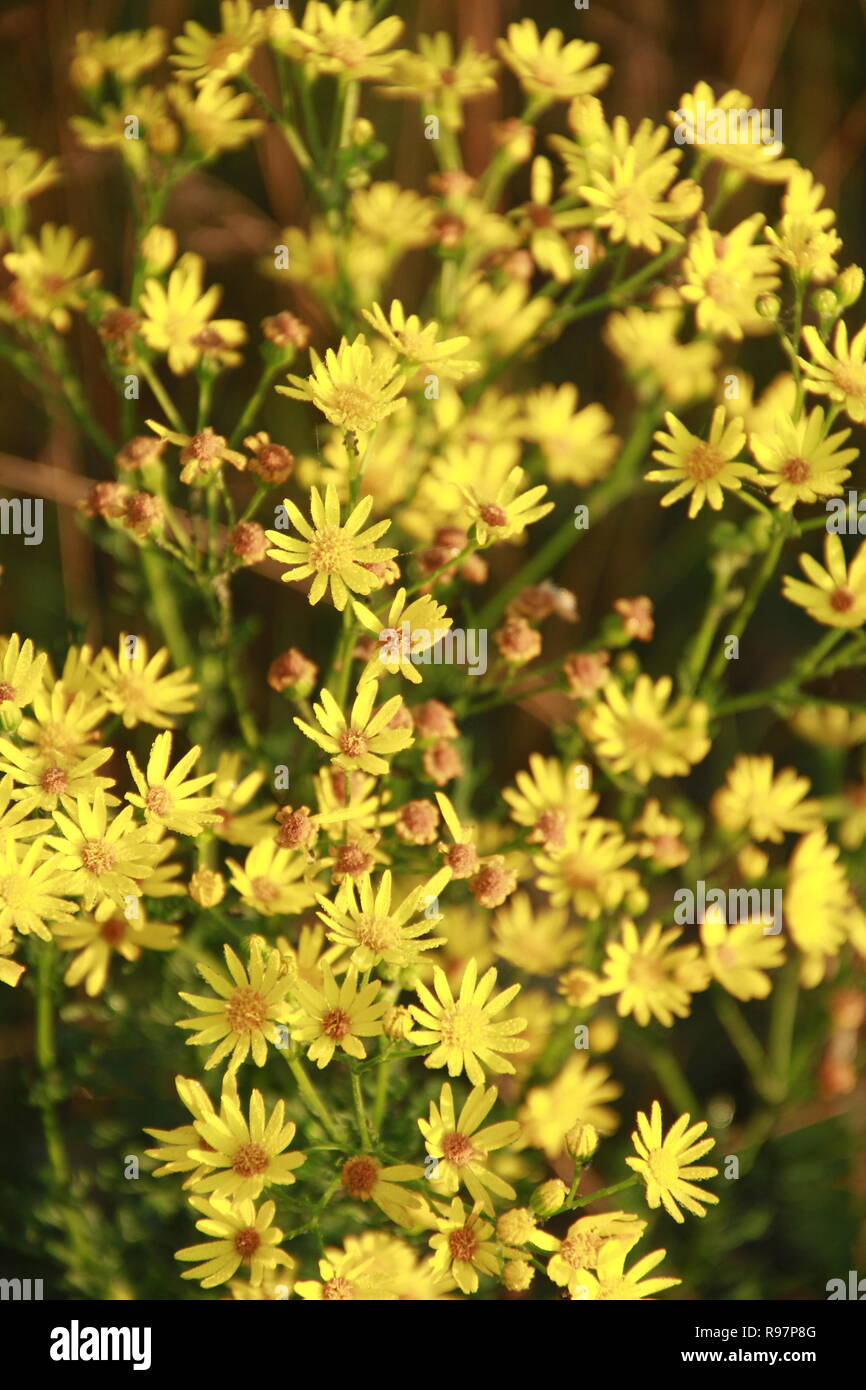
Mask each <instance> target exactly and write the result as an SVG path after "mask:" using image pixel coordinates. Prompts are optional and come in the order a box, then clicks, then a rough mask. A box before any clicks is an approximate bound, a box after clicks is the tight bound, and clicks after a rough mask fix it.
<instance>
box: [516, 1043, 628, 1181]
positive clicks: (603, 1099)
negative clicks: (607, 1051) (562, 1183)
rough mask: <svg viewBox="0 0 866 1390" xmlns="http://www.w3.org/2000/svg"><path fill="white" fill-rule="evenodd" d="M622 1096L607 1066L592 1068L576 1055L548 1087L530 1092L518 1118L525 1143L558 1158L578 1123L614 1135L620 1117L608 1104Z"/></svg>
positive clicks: (537, 1088) (535, 1088)
mask: <svg viewBox="0 0 866 1390" xmlns="http://www.w3.org/2000/svg"><path fill="white" fill-rule="evenodd" d="M621 1095H622V1086H620V1085H619V1083H618V1082H617V1081H613V1080H612V1079H611V1075H610V1072H609V1071H608V1069H607V1067H605V1066H603V1065H601V1064H598V1065H591V1064H590V1063H589V1061H588V1060H587V1057H586V1055H585V1054H584V1053H583V1052H576V1053H574V1055H573V1056H571V1057H569V1059H568V1061H567V1062H566V1063H565V1065H564V1066H563V1067H562V1069H561V1070H560V1072H559V1074H558V1075H557V1076H556V1077H554V1079H553V1081H551V1082H549V1083H548V1084H547V1085H546V1086H534V1087H533V1088H532V1090H530V1091H528V1092H527V1093H526V1096H525V1098H524V1101H523V1104H522V1106H521V1108H520V1110H519V1111H518V1112H517V1118H518V1120H519V1121H520V1123H521V1125H522V1126H523V1142H524V1144H527V1145H531V1146H532V1147H533V1148H537V1149H543V1150H544V1152H545V1153H546V1154H547V1157H548V1158H549V1159H551V1161H552V1160H553V1159H556V1158H558V1157H559V1155H560V1154H561V1153H562V1151H563V1149H564V1148H565V1136H566V1134H567V1133H568V1131H569V1130H570V1129H571V1128H572V1127H573V1126H574V1125H576V1124H587V1125H593V1126H594V1127H595V1128H596V1129H597V1130H598V1132H599V1134H613V1132H614V1130H615V1129H616V1128H617V1126H618V1125H619V1116H618V1115H617V1113H616V1111H615V1110H611V1108H610V1106H609V1105H608V1104H607V1101H610V1100H616V1099H617V1097H618V1096H621Z"/></svg>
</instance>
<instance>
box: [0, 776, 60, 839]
mask: <svg viewBox="0 0 866 1390" xmlns="http://www.w3.org/2000/svg"><path fill="white" fill-rule="evenodd" d="M14 787H15V784H14V782H13V780H12V778H11V777H10V776H9V774H8V773H7V774H6V776H5V777H3V778H2V779H0V847H2V846H3V845H5V844H6V842H7V841H8V840H32V839H33V836H34V835H40V834H42V835H44V834H45V833H46V832H47V831H49V830H51V829H52V824H51V821H49V820H43V819H42V817H41V816H35V817H32V818H31V816H30V809H31V808H30V806H29V805H28V804H27V803H26V802H25V803H22V802H20V801H16V799H15V790H14Z"/></svg>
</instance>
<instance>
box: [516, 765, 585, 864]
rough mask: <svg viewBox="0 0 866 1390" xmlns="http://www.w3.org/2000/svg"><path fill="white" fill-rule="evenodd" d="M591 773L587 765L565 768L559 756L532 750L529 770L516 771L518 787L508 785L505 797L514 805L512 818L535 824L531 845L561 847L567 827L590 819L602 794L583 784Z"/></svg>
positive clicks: (551, 847) (527, 824) (527, 823)
mask: <svg viewBox="0 0 866 1390" xmlns="http://www.w3.org/2000/svg"><path fill="white" fill-rule="evenodd" d="M588 773H589V769H588V768H587V767H586V766H585V765H584V764H581V763H572V764H570V765H569V766H568V767H563V765H562V763H560V762H558V761H557V759H556V758H545V757H542V755H541V754H540V753H530V755H529V771H528V772H524V771H522V770H521V771H520V772H518V773H516V774H515V778H514V781H515V783H516V784H517V785H516V789H515V788H514V787H506V788H505V790H504V791H503V793H502V798H503V800H504V801H506V802H507V803H508V805H509V806H510V807H511V819H512V820H513V821H516V823H517V824H518V825H525V826H530V827H531V830H530V834H529V837H528V838H529V841H530V843H531V844H536V845H544V846H545V847H546V848H547V849H548V850H556V849H561V848H562V847H563V845H564V844H565V830H566V826H567V825H569V824H573V823H574V824H576V823H578V822H580V821H585V820H588V819H589V817H590V816H591V815H592V813H593V811H594V810H595V808H596V806H597V805H598V797H597V796H596V795H595V793H594V792H592V791H590V790H589V788H588V787H585V786H584V785H583V783H584V781H588V780H589V778H588Z"/></svg>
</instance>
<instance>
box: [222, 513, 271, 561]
mask: <svg viewBox="0 0 866 1390" xmlns="http://www.w3.org/2000/svg"><path fill="white" fill-rule="evenodd" d="M268 544H269V542H268V538H267V536H266V535H265V532H264V528H263V527H262V526H260V525H259V523H258V522H257V521H239V522H238V524H237V526H233V527H232V529H231V531H230V532H229V545H230V546H231V549H232V552H233V553H234V554H235V555H237V557H238V559H240V560H243V562H244V564H245V565H258V564H261V562H262V560H264V558H265V556H266V555H267V553H268Z"/></svg>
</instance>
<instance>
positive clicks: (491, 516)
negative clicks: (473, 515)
mask: <svg viewBox="0 0 866 1390" xmlns="http://www.w3.org/2000/svg"><path fill="white" fill-rule="evenodd" d="M478 511H479V515H480V517H481V520H482V521H484V522H486V523H487V525H488V526H505V525H506V524H507V522H508V517H507V515H506V514H505V511H504V510H503V508H502V507H500V506H497V504H496V503H495V502H486V503H485V504H484V506H483V507H479V509H478Z"/></svg>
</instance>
